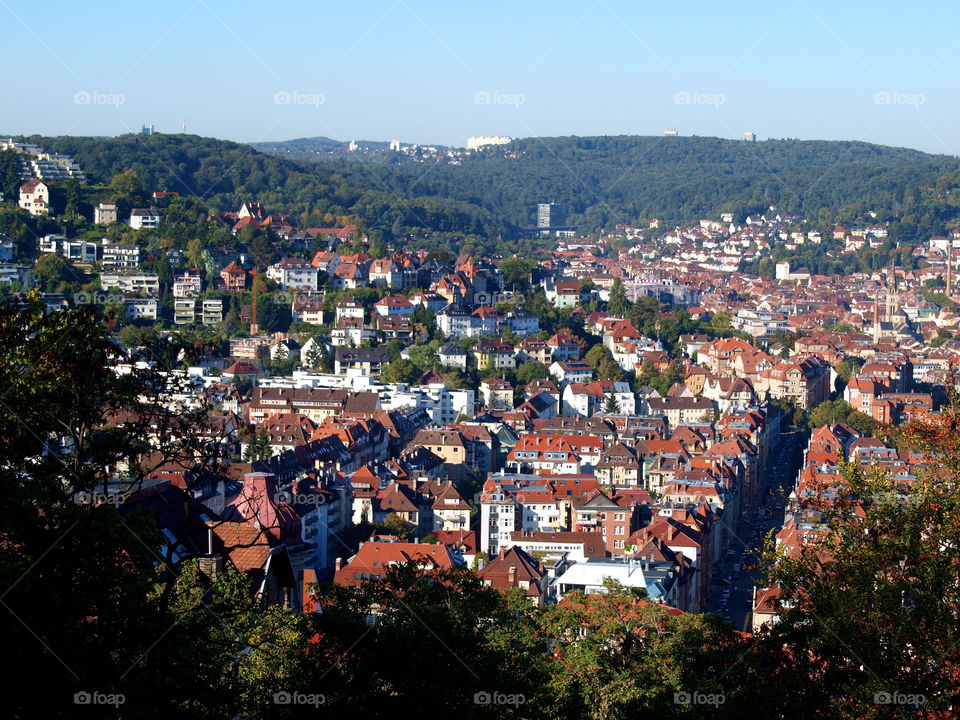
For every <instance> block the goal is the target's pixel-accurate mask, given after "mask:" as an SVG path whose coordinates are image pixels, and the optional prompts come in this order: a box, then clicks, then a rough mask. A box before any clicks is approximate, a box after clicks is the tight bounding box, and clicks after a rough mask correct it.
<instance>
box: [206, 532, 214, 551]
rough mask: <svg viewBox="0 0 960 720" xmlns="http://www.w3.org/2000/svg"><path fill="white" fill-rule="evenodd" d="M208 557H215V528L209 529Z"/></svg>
mask: <svg viewBox="0 0 960 720" xmlns="http://www.w3.org/2000/svg"><path fill="white" fill-rule="evenodd" d="M207 555H210V556H211V557H212V556H213V528H210V527H208V528H207Z"/></svg>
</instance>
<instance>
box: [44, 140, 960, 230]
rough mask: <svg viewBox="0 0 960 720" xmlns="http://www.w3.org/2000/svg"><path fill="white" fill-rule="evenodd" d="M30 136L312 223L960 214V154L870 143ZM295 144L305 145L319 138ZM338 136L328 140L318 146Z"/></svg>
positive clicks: (513, 223)
mask: <svg viewBox="0 0 960 720" xmlns="http://www.w3.org/2000/svg"><path fill="white" fill-rule="evenodd" d="M30 140H31V141H33V142H38V143H40V144H42V145H44V146H45V147H48V148H49V149H50V150H53V151H56V152H65V153H69V154H71V155H74V156H75V157H76V158H77V160H78V161H79V162H80V164H81V166H82V167H83V168H84V169H85V170H86V171H87V172H88V173H89V174H90V175H91V177H92V178H93V179H94V180H96V181H101V182H107V181H109V180H110V178H111V176H112V175H113V174H115V173H116V172H119V171H121V170H126V169H130V168H132V169H134V170H136V171H137V172H138V173H139V174H140V176H141V178H142V180H143V183H144V188H145V189H166V190H177V191H179V192H181V193H186V194H192V195H197V196H200V197H202V198H204V199H206V200H207V201H208V202H209V203H210V204H211V205H212V206H214V207H219V208H220V209H232V208H234V207H236V206H237V205H238V203H239V202H240V201H241V200H244V199H256V200H259V201H260V202H263V203H265V204H266V205H267V206H268V207H269V208H271V209H276V210H282V211H284V212H287V213H290V214H292V215H294V216H296V217H297V218H298V220H299V221H300V222H301V223H303V224H306V225H313V226H315V225H321V224H326V223H329V222H330V219H331V217H332V218H335V219H340V220H341V221H343V219H349V220H350V221H351V222H353V221H359V222H361V223H362V224H363V225H364V226H365V227H366V228H367V229H368V230H370V231H379V232H380V233H382V234H384V235H385V236H387V237H391V238H392V237H401V236H412V235H431V234H433V235H436V236H438V237H441V238H442V239H443V241H444V242H447V243H450V242H457V241H461V242H462V241H464V240H469V239H470V238H473V239H474V240H475V241H478V240H480V239H483V240H487V241H492V240H495V239H497V238H503V239H504V241H505V242H507V241H510V240H511V239H514V238H517V237H520V236H522V235H523V234H524V232H523V229H524V228H529V227H531V226H533V225H534V224H535V211H536V204H537V203H538V202H545V201H551V202H559V203H562V204H564V205H565V206H566V207H567V209H568V212H569V222H570V223H572V224H575V225H577V226H579V228H580V230H581V232H584V233H586V232H591V231H597V230H599V229H601V228H604V227H606V228H611V227H612V226H613V225H614V224H616V223H627V224H631V223H639V222H643V221H646V220H650V219H652V218H659V219H661V220H663V221H665V222H666V224H668V225H669V224H671V223H675V222H680V221H683V220H695V219H698V218H701V217H713V218H715V217H717V215H718V213H720V212H723V211H729V212H733V213H734V214H735V215H736V216H738V218H737V219H738V220H742V219H743V217H745V216H746V215H747V214H749V213H752V212H758V211H763V210H765V209H766V208H767V207H768V206H770V205H776V206H778V207H779V208H780V209H781V210H784V211H790V212H799V213H802V214H804V215H805V216H806V217H807V218H808V219H810V220H811V221H814V222H817V223H820V224H821V225H823V224H828V223H832V222H837V221H842V220H843V219H844V218H855V217H860V216H862V215H863V214H864V213H866V212H867V211H873V212H876V213H877V219H878V220H880V221H890V222H892V226H891V232H890V235H891V238H893V239H895V240H897V241H902V242H906V243H908V244H912V243H914V242H923V241H925V240H926V239H928V238H929V237H930V235H932V234H937V233H941V232H943V231H945V230H946V229H947V228H949V227H952V226H954V224H955V222H956V220H957V218H958V217H960V215H958V207H957V197H958V192H960V190H958V189H960V160H958V159H956V158H953V157H948V156H940V155H929V154H926V153H922V152H919V151H915V150H908V149H903V148H891V147H883V146H878V145H871V144H869V143H862V142H826V141H799V140H770V141H765V142H757V143H750V142H740V141H733V140H723V139H719V138H699V137H689V138H686V137H636V136H620V137H592V138H577V137H562V138H527V139H522V140H516V141H514V142H513V143H512V144H511V145H509V146H506V148H504V147H503V146H501V147H497V148H487V149H486V150H485V151H484V152H482V153H480V154H477V155H470V156H465V157H464V159H463V163H462V164H460V165H452V164H442V163H438V164H431V163H412V162H407V163H388V162H370V161H369V159H367V160H365V161H354V160H351V159H350V158H349V156H348V157H346V158H331V157H330V156H329V155H328V156H326V157H325V158H324V159H319V160H318V161H316V162H307V161H294V160H291V159H289V158H286V157H278V156H276V155H270V154H265V153H261V152H259V151H257V150H255V149H253V148H251V147H250V146H246V145H241V144H237V143H233V142H228V141H222V140H216V139H212V138H201V137H197V136H191V135H124V136H120V137H117V138H78V137H59V138H41V137H32V138H30ZM321 141H322V142H321ZM291 142H293V143H295V145H296V148H297V150H298V157H302V156H304V153H309V150H310V148H311V147H312V145H311V144H310V140H309V139H307V140H297V141H291ZM330 142H331V141H329V140H328V139H318V140H317V143H318V145H317V148H318V150H319V149H321V146H322V147H329V144H330ZM271 147H272V149H273V151H274V152H283V151H284V148H285V147H286V144H285V143H275V144H272V146H271ZM318 157H319V156H318ZM504 246H505V247H507V245H504Z"/></svg>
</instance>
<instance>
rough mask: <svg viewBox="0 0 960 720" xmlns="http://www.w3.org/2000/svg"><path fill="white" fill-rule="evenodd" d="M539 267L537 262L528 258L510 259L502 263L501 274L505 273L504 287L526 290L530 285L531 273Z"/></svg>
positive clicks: (505, 259)
mask: <svg viewBox="0 0 960 720" xmlns="http://www.w3.org/2000/svg"><path fill="white" fill-rule="evenodd" d="M536 267H537V262H536V260H530V259H527V258H519V257H508V258H504V259H503V260H501V261H500V272H501V273H503V286H504V287H505V288H513V287H516V288H517V289H518V290H525V289H526V288H528V287H529V285H530V273H531V272H532V271H533V270H534V268H536Z"/></svg>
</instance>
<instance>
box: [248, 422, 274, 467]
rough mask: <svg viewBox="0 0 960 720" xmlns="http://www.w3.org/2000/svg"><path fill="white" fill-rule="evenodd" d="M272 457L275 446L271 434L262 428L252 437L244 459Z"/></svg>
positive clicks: (249, 460)
mask: <svg viewBox="0 0 960 720" xmlns="http://www.w3.org/2000/svg"><path fill="white" fill-rule="evenodd" d="M271 457H273V448H272V447H271V445H270V436H269V435H268V434H267V433H266V431H264V430H261V431H260V432H258V433H256V434H255V435H253V437H251V438H250V443H249V444H248V445H247V450H246V452H245V454H244V460H245V461H246V462H255V461H256V460H267V459H269V458H271Z"/></svg>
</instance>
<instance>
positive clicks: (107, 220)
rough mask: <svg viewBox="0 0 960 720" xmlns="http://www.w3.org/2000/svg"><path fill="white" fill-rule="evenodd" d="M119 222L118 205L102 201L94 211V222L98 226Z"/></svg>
mask: <svg viewBox="0 0 960 720" xmlns="http://www.w3.org/2000/svg"><path fill="white" fill-rule="evenodd" d="M116 221H117V204H116V203H115V202H109V201H107V200H101V201H100V204H98V205H97V206H96V207H95V208H94V209H93V222H94V223H95V224H96V225H112V224H113V223H115V222H116Z"/></svg>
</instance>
